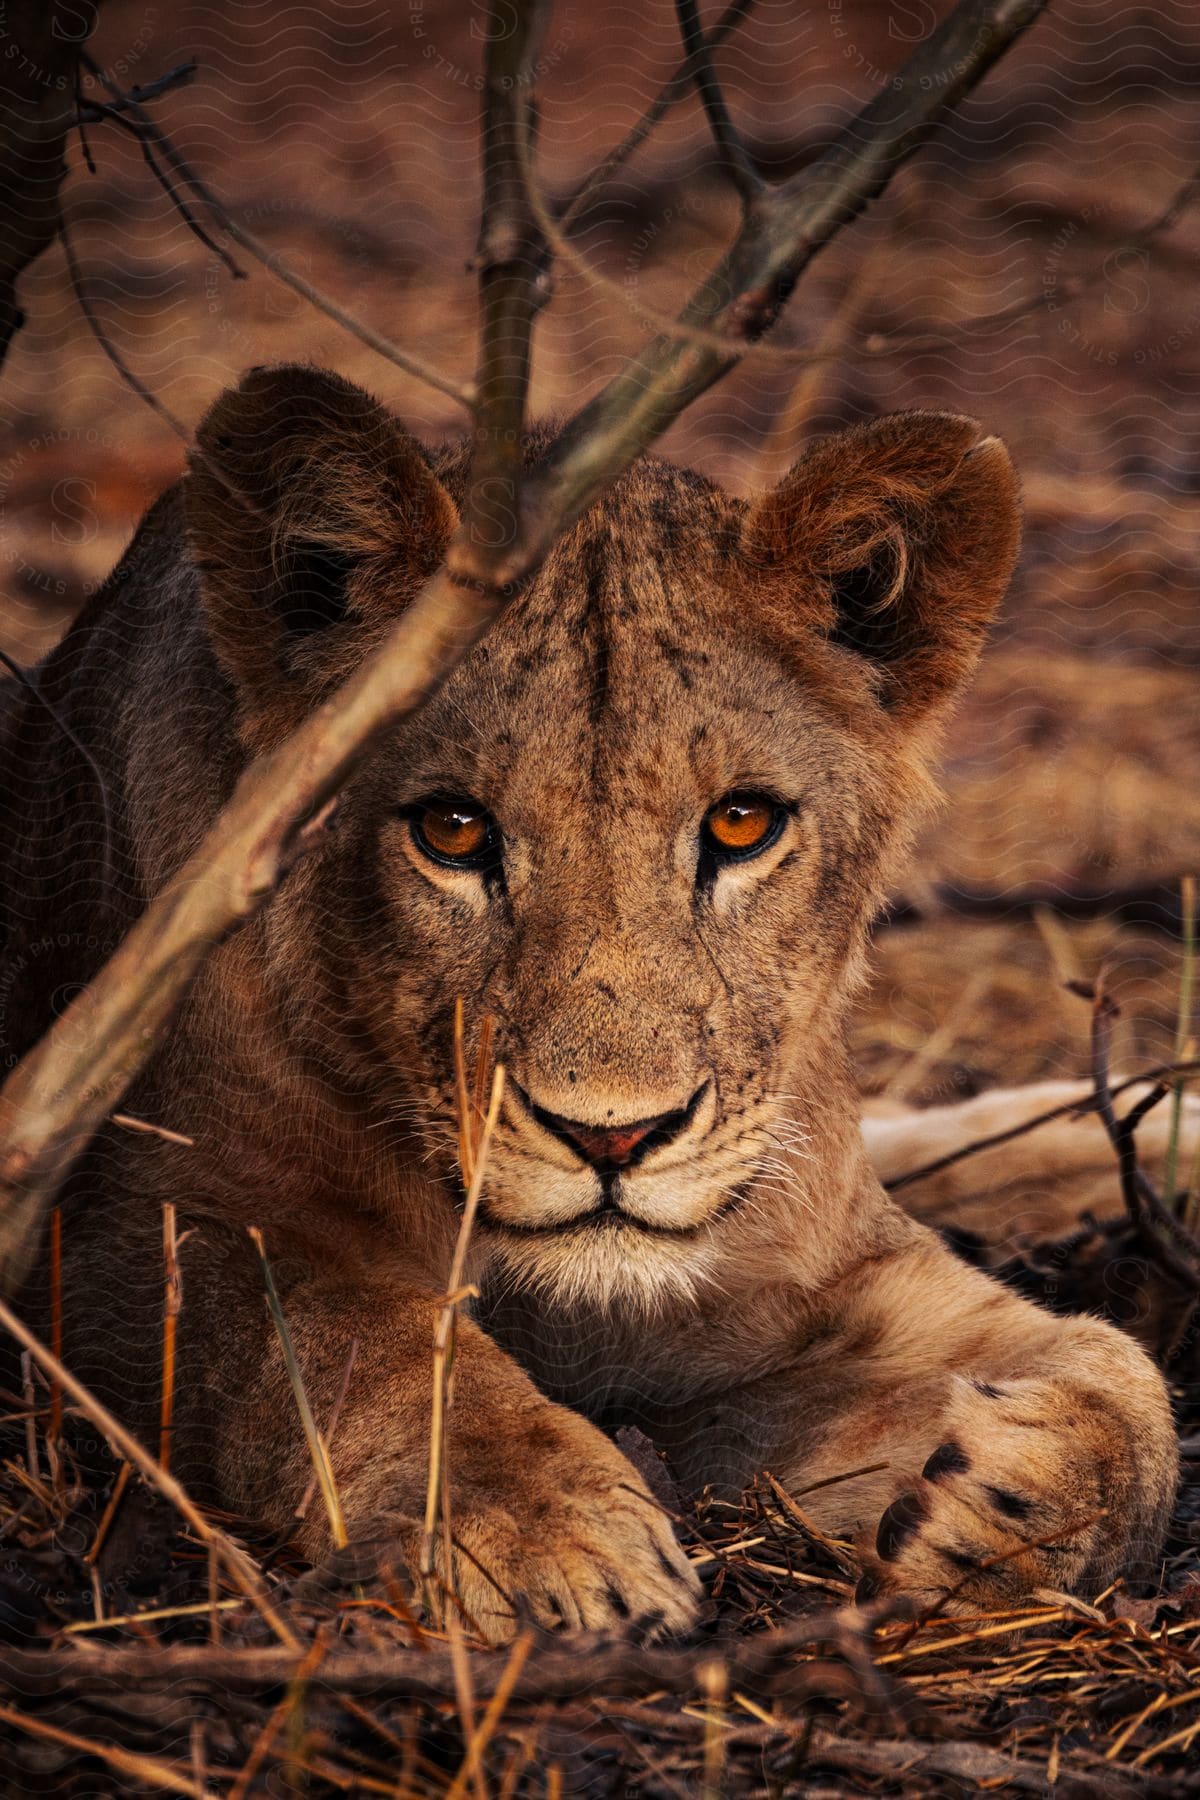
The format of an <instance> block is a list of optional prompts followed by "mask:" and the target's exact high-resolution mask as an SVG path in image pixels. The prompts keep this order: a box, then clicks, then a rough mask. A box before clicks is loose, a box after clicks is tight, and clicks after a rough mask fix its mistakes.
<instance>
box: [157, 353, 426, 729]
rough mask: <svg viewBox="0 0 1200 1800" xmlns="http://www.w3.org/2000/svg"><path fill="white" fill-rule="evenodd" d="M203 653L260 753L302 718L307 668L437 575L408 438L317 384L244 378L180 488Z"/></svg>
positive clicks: (204, 435)
mask: <svg viewBox="0 0 1200 1800" xmlns="http://www.w3.org/2000/svg"><path fill="white" fill-rule="evenodd" d="M185 493H186V507H187V520H188V533H189V537H190V540H191V550H192V559H193V561H194V563H195V565H196V567H197V569H198V570H199V572H200V577H201V583H202V588H203V595H204V607H205V612H206V615H207V619H208V629H209V636H210V638H211V641H212V645H213V649H214V651H215V652H216V655H217V658H218V660H219V661H220V663H221V666H222V667H223V668H224V670H225V672H226V673H227V674H228V675H229V676H230V678H231V679H232V681H233V683H234V685H235V687H236V689H237V692H238V697H239V700H240V703H241V708H240V709H241V715H242V730H243V735H244V736H245V737H246V738H247V740H248V741H250V742H252V743H255V744H261V743H262V742H263V741H264V740H269V739H270V738H271V737H274V736H276V735H278V733H279V732H280V731H282V730H286V729H287V728H288V727H289V726H290V725H291V724H294V723H296V722H297V721H298V719H299V718H300V717H302V716H303V714H304V712H305V711H307V710H308V709H309V708H310V707H311V706H312V704H313V702H314V699H315V698H316V690H318V689H319V685H320V674H321V671H322V667H323V665H325V666H328V667H329V668H330V670H331V671H332V670H337V671H339V672H341V671H344V667H345V662H346V657H347V654H349V653H350V651H351V649H352V640H353V638H354V637H355V636H356V635H358V634H360V633H363V632H366V631H369V630H371V628H374V631H376V632H377V631H378V629H379V628H380V626H381V625H382V624H383V623H385V622H386V621H387V620H388V619H389V618H391V617H394V616H395V615H396V614H397V613H399V612H400V611H401V610H402V608H403V607H405V606H406V605H407V604H408V602H409V601H410V600H411V599H412V597H413V596H414V594H415V593H416V592H417V589H418V588H419V587H420V585H421V583H422V581H423V580H424V579H425V578H426V577H427V576H428V575H430V574H431V573H432V572H433V570H434V569H435V568H436V567H437V565H438V563H439V562H440V561H441V559H442V556H443V554H444V552H445V549H446V545H447V543H448V541H449V539H450V536H451V534H452V532H453V531H454V528H455V526H456V524H457V522H458V516H457V512H456V510H455V506H454V502H453V501H452V500H451V498H450V496H449V494H448V493H447V492H446V490H445V488H444V487H443V486H442V484H441V483H440V481H438V479H437V477H436V476H435V475H434V474H433V472H432V470H431V469H430V467H429V464H428V462H427V461H426V459H425V455H424V453H423V451H422V450H421V448H420V446H419V445H418V444H417V442H416V441H415V439H413V438H412V437H410V436H409V434H408V433H407V432H406V431H405V430H404V427H403V426H402V425H400V424H399V423H398V421H397V420H396V419H394V418H393V417H392V415H391V414H390V413H389V412H387V411H386V409H385V408H384V407H382V406H380V405H379V404H378V403H377V402H376V401H374V400H372V399H371V398H370V397H369V395H367V394H364V393H363V392H362V390H361V388H357V387H354V386H353V385H352V384H351V383H350V382H348V381H343V380H342V379H341V378H340V377H339V376H337V375H331V374H328V373H327V372H325V371H323V370H320V369H309V368H303V367H300V366H286V365H285V366H282V367H278V368H259V369H251V370H250V371H249V373H248V374H246V375H245V376H244V377H243V379H242V381H241V383H240V384H239V385H238V386H237V387H236V388H231V389H230V390H229V391H228V392H227V393H224V394H222V395H221V397H220V399H219V400H218V401H217V402H216V403H215V405H214V406H213V407H212V408H211V409H210V411H209V412H208V413H207V415H206V416H205V418H204V420H203V421H202V423H201V425H200V429H199V431H198V432H197V434H196V447H195V449H194V450H193V452H192V454H191V457H190V459H189V471H188V478H187V481H186V483H185Z"/></svg>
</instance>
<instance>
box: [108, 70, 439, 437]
mask: <svg viewBox="0 0 1200 1800" xmlns="http://www.w3.org/2000/svg"><path fill="white" fill-rule="evenodd" d="M84 60H85V61H86V60H87V59H84ZM89 66H90V68H91V72H92V73H93V74H95V75H96V77H97V79H98V80H100V81H103V82H104V84H105V86H106V87H107V88H108V89H109V92H110V93H111V94H112V95H113V98H114V100H119V101H122V102H124V108H123V111H124V112H125V113H126V114H127V115H128V117H129V119H131V120H133V121H134V122H136V124H137V126H138V128H139V129H140V131H141V132H142V134H143V137H144V138H145V140H146V142H147V143H149V144H150V145H152V146H153V148H154V150H155V151H156V152H157V153H158V154H159V155H160V156H161V157H162V159H163V161H164V162H165V163H166V164H167V166H168V167H169V168H170V169H171V170H172V172H173V173H174V174H175V175H176V176H177V177H178V179H179V180H180V181H181V182H183V183H184V184H185V185H186V186H187V187H189V188H190V189H191V191H192V192H193V193H194V194H195V195H196V197H197V199H198V200H200V201H202V202H203V204H204V205H205V206H206V207H207V208H208V211H209V213H210V214H211V215H212V217H213V218H214V219H215V220H216V222H217V224H218V225H219V226H220V228H221V230H222V231H223V232H224V233H225V234H226V236H227V237H231V238H232V239H233V241H234V243H235V244H240V245H241V247H242V249H243V250H245V251H247V252H248V253H249V254H250V255H251V256H253V257H255V258H256V260H257V261H258V262H260V263H261V264H262V265H263V267H264V268H265V269H267V270H269V271H270V273H271V274H272V275H274V277H275V279H276V280H277V281H281V282H283V284H284V286H285V287H290V288H291V289H292V290H293V291H294V292H295V293H297V294H299V295H301V296H302V298H303V299H305V300H307V301H308V302H309V304H310V305H311V306H315V307H316V308H317V310H318V312H323V313H324V314H325V315H326V317H327V318H330V319H332V320H333V321H334V323H335V324H336V325H340V326H341V327H342V329H343V330H345V331H348V332H349V333H350V334H351V336H353V337H356V338H357V339H358V340H359V342H360V343H363V344H366V346H367V348H368V349H370V350H374V351H375V352H376V354H377V355H379V356H382V357H384V358H385V360H386V361H388V362H390V363H394V364H395V366H396V367H397V368H399V369H403V370H404V372H405V374H406V375H411V376H413V377H414V378H415V379H416V380H417V381H423V382H424V383H425V385H426V386H427V387H432V388H436V389H437V391H438V392H439V393H441V394H445V395H446V397H447V398H448V399H450V400H454V401H455V402H457V404H458V405H460V406H467V407H469V406H470V405H471V404H472V403H473V400H474V393H473V390H471V389H470V388H466V387H463V386H462V385H460V384H459V383H458V382H456V381H454V380H452V379H451V377H450V376H448V375H443V373H442V372H441V370H440V369H437V368H435V367H434V366H433V364H432V363H427V362H426V361H425V360H424V359H423V358H422V357H419V356H415V355H413V354H412V353H411V352H410V351H407V350H402V349H400V347H399V345H397V344H394V343H393V342H392V341H391V339H390V338H386V337H384V336H383V334H382V333H381V332H378V331H376V330H375V328H374V326H372V325H368V324H367V323H366V321H365V320H364V319H359V318H357V317H355V315H354V314H353V313H350V312H348V311H347V310H346V308H345V307H343V306H341V305H339V304H338V302H337V301H336V300H334V299H332V298H331V297H330V296H329V295H328V294H326V293H324V292H323V291H322V290H321V289H320V288H318V287H315V286H314V285H313V283H312V282H311V281H306V280H305V278H304V276H303V275H300V274H297V272H296V271H295V270H294V269H290V268H289V267H288V266H287V264H286V263H285V262H283V261H282V260H281V258H280V257H278V256H277V255H276V254H275V252H274V251H273V250H271V249H269V248H268V246H267V245H266V244H264V243H263V242H262V240H261V239H260V238H257V237H255V235H254V233H253V232H251V231H247V230H246V228H245V226H244V225H241V224H239V223H238V221H237V220H236V219H235V218H234V216H233V214H232V213H231V212H230V211H229V209H228V208H227V207H226V206H225V205H223V203H222V202H221V201H220V200H219V199H218V198H217V196H216V194H215V193H214V192H213V190H212V189H211V188H210V187H209V186H208V184H207V182H205V181H203V180H202V179H201V177H200V176H198V175H197V174H196V172H195V170H194V169H193V168H192V166H191V164H190V163H189V162H188V161H187V160H186V158H185V157H184V156H182V155H181V153H180V152H179V150H178V149H176V147H175V144H174V143H173V142H172V140H171V139H170V138H169V137H168V136H167V135H166V133H165V132H164V131H162V129H161V128H160V127H159V126H158V125H157V124H156V123H155V121H154V120H153V119H152V118H151V117H150V115H149V113H147V112H146V111H145V109H144V108H143V107H141V106H139V105H138V103H137V102H136V101H134V100H133V99H132V98H131V96H130V95H129V94H123V93H122V92H121V90H120V89H119V88H117V87H116V86H115V85H114V84H113V83H112V82H110V81H109V79H108V77H107V76H106V75H105V74H104V72H103V70H101V69H98V68H97V67H96V66H95V65H94V64H90V65H89ZM156 410H158V409H156Z"/></svg>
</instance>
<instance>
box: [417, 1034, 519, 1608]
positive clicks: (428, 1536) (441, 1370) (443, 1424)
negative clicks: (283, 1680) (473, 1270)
mask: <svg viewBox="0 0 1200 1800" xmlns="http://www.w3.org/2000/svg"><path fill="white" fill-rule="evenodd" d="M503 1098H504V1067H503V1064H500V1063H498V1064H497V1065H496V1072H495V1074H494V1076H493V1077H492V1097H491V1102H490V1104H489V1106H488V1110H487V1117H486V1118H485V1119H484V1122H483V1131H482V1133H481V1135H480V1139H479V1144H478V1147H477V1148H476V1149H475V1151H474V1153H473V1155H472V1169H471V1184H470V1187H469V1188H468V1189H467V1197H466V1201H465V1203H464V1205H463V1210H462V1219H461V1220H460V1222H459V1227H458V1237H457V1239H456V1241H455V1245H454V1255H453V1257H452V1258H451V1262H450V1274H449V1278H448V1280H447V1283H446V1297H445V1300H444V1302H443V1305H442V1310H441V1312H440V1314H439V1315H438V1321H437V1326H436V1329H435V1332H434V1340H433V1413H432V1418H431V1421H430V1428H429V1479H428V1481H427V1483H426V1489H425V1524H424V1532H423V1535H422V1539H421V1562H420V1569H421V1575H422V1577H423V1578H425V1579H426V1581H428V1580H429V1579H430V1578H431V1577H432V1575H433V1572H434V1563H435V1544H436V1532H437V1521H438V1512H439V1506H440V1499H441V1492H442V1470H443V1469H444V1468H445V1466H446V1460H447V1459H446V1434H447V1419H446V1414H447V1410H448V1409H447V1400H448V1395H447V1381H448V1373H449V1363H450V1360H451V1357H452V1355H453V1347H454V1328H455V1324H456V1322H457V1319H458V1308H459V1305H460V1304H461V1302H462V1301H463V1300H464V1299H465V1298H466V1297H467V1295H468V1293H470V1292H473V1291H474V1290H473V1289H467V1288H464V1285H463V1273H464V1270H465V1268H466V1261H467V1252H468V1249H469V1248H470V1243H471V1232H472V1230H473V1229H474V1225H475V1215H476V1213H477V1212H478V1211H479V1201H480V1198H481V1196H482V1194H483V1179H484V1175H485V1174H486V1172H487V1157H488V1150H489V1148H490V1146H491V1141H492V1133H493V1132H494V1131H495V1129H496V1122H497V1120H498V1119H499V1117H500V1104H501V1101H502V1100H503ZM445 1554H446V1570H447V1575H450V1574H451V1573H452V1572H453V1567H454V1562H453V1553H452V1547H451V1545H450V1544H447V1545H446V1546H445Z"/></svg>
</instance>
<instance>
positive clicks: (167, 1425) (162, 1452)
mask: <svg viewBox="0 0 1200 1800" xmlns="http://www.w3.org/2000/svg"><path fill="white" fill-rule="evenodd" d="M162 1228H163V1270H164V1293H163V1348H162V1402H161V1408H160V1414H159V1431H158V1460H159V1462H160V1463H161V1465H162V1467H163V1468H164V1469H169V1468H170V1467H171V1440H172V1438H173V1436H174V1433H175V1339H176V1337H177V1335H178V1330H179V1314H180V1312H181V1311H182V1308H183V1281H182V1278H181V1276H180V1273H179V1239H178V1236H177V1235H176V1230H175V1208H174V1206H173V1204H172V1203H171V1202H170V1201H169V1200H168V1201H166V1202H164V1204H163V1209H162Z"/></svg>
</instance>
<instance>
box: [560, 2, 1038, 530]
mask: <svg viewBox="0 0 1200 1800" xmlns="http://www.w3.org/2000/svg"><path fill="white" fill-rule="evenodd" d="M1046 4H1047V0H960V3H959V5H958V6H956V7H955V9H954V11H953V12H952V13H950V14H949V15H948V16H947V18H945V19H944V20H943V21H942V23H941V24H940V25H939V26H938V27H937V29H936V30H935V31H934V32H933V33H932V35H931V36H930V37H929V38H927V39H926V41H925V42H924V43H923V44H921V45H920V47H919V48H918V49H917V51H916V52H915V53H914V55H913V56H912V57H911V58H910V59H909V61H908V63H907V64H906V65H905V67H904V68H903V69H902V70H901V72H900V73H899V74H898V75H896V76H894V77H893V78H892V80H891V81H890V82H889V83H888V85H887V86H886V87H885V88H884V89H883V90H882V91H881V92H880V93H879V94H877V95H876V97H875V99H874V100H873V101H871V103H870V104H869V105H868V106H866V107H865V108H864V109H863V111H862V112H861V113H860V114H859V115H858V117H857V118H856V119H855V120H854V121H853V122H852V123H851V124H850V125H849V126H847V128H846V129H845V130H844V131H843V132H842V133H841V135H840V136H839V137H838V138H837V139H836V140H835V142H834V143H833V144H832V145H831V146H830V148H829V149H828V150H827V151H825V153H824V154H823V155H822V156H820V157H819V158H818V159H817V161H816V162H815V163H814V164H813V165H812V166H811V168H809V169H807V170H805V171H803V172H802V173H801V174H800V175H796V176H793V177H792V178H791V179H790V180H788V181H785V182H784V183H782V185H781V186H779V187H777V188H769V189H766V190H764V191H763V192H762V193H761V194H759V195H758V196H757V197H756V198H755V200H754V202H753V204H752V205H751V206H750V208H749V209H748V211H747V213H746V218H745V222H744V224H743V227H742V230H741V231H740V232H739V234H738V236H737V238H736V239H735V241H734V242H733V244H732V245H731V246H730V248H729V250H728V251H727V252H726V254H725V256H724V257H723V259H722V260H721V262H720V263H719V264H718V266H717V268H716V269H714V270H713V272H712V274H711V275H710V276H709V277H708V279H707V280H706V281H704V282H702V283H701V284H700V286H699V288H697V290H696V292H695V294H694V295H693V296H692V298H691V300H690V301H689V302H688V304H687V305H686V306H685V307H684V309H683V312H682V313H681V314H680V323H681V324H683V325H684V326H685V327H688V326H698V327H700V328H701V329H703V330H707V331H714V332H717V333H718V334H719V335H720V336H721V337H723V338H724V337H726V336H727V338H728V347H727V348H719V347H717V346H716V345H700V344H696V343H689V342H688V341H687V340H686V339H685V338H683V337H676V336H670V335H664V336H661V337H657V338H655V339H653V340H652V342H651V343H649V344H648V345H647V346H646V348H645V349H644V350H642V351H641V353H640V354H639V355H638V356H636V357H634V358H633V359H632V360H631V361H630V363H629V364H628V365H627V366H626V368H624V369H623V370H622V371H621V373H620V374H619V375H617V376H616V378H615V379H614V380H613V381H611V382H609V384H608V386H607V387H605V388H604V389H603V390H602V392H601V393H600V394H598V395H597V396H596V398H595V399H594V400H592V401H590V402H589V403H588V405H587V406H585V407H584V408H583V409H582V411H580V412H579V413H577V414H576V415H575V417H574V418H573V419H572V420H571V421H570V423H569V424H568V425H567V427H566V428H565V430H564V431H563V432H562V434H561V435H560V437H559V438H558V440H557V442H556V443H555V444H554V445H553V446H552V448H551V450H550V452H549V453H548V456H547V458H546V461H545V464H544V466H543V468H542V469H541V470H540V471H539V474H538V477H537V479H536V482H531V483H530V485H529V489H528V490H527V495H526V499H527V503H528V505H529V508H530V514H529V517H528V518H527V520H526V531H527V533H528V535H529V538H530V540H531V542H533V543H538V544H541V543H544V541H545V536H546V533H547V531H548V530H550V529H554V530H558V529H561V525H562V524H567V523H570V521H571V520H573V519H576V518H578V516H579V514H580V513H581V512H582V511H583V510H584V508H585V507H587V506H588V505H589V504H590V502H591V501H592V500H593V499H594V498H595V496H596V494H597V493H599V492H600V490H601V488H602V486H603V485H604V483H605V482H606V481H607V480H608V479H610V477H611V474H612V473H613V471H614V470H615V469H616V468H618V467H623V466H624V463H623V461H622V460H621V459H622V457H623V455H624V452H625V448H626V447H627V446H629V445H633V446H635V453H636V451H637V450H641V449H644V448H645V446H646V445H647V444H649V443H651V442H653V440H654V439H655V438H656V437H658V436H660V435H661V433H662V432H664V431H665V430H666V429H667V427H668V426H669V425H670V424H671V423H672V422H673V421H674V420H675V419H677V418H678V417H679V414H680V413H681V412H682V411H683V410H684V408H685V407H686V406H688V405H690V403H691V402H692V401H693V400H695V399H697V398H698V397H699V395H701V394H702V393H704V392H705V390H706V389H707V388H710V387H711V386H712V385H713V383H714V382H716V381H719V380H720V378H721V376H722V375H724V374H725V373H726V372H727V371H728V370H729V369H730V368H732V367H733V365H734V363H736V362H737V360H738V358H739V357H740V356H741V355H742V354H743V352H744V350H745V346H746V345H747V344H751V343H754V342H756V341H757V339H758V338H759V337H761V335H762V333H763V332H764V331H767V330H769V329H770V327H771V326H772V325H773V324H774V322H775V320H776V319H777V318H778V316H779V313H780V311H781V309H782V308H783V306H784V304H785V303H786V301H787V300H788V298H789V296H790V294H791V292H792V289H793V288H794V287H795V285H796V282H797V281H798V280H799V278H800V276H801V274H803V272H804V270H805V269H807V268H808V266H809V264H810V263H811V262H812V260H813V258H814V257H815V256H816V255H817V253H818V251H820V250H822V249H823V248H824V246H825V245H826V244H827V243H828V242H829V241H830V239H831V238H832V237H834V236H835V234H836V233H837V232H838V231H839V230H841V228H842V227H843V226H845V225H847V224H849V222H850V221H851V220H852V219H854V218H857V216H858V214H859V213H860V212H862V210H863V209H864V207H866V206H867V205H868V204H869V202H870V201H871V200H873V199H874V198H875V196H876V195H877V194H879V193H880V192H881V191H882V189H883V188H884V187H885V186H886V185H887V182H888V181H889V180H890V179H891V177H892V175H893V174H894V173H895V172H896V170H897V169H898V168H899V167H900V165H901V164H902V163H903V162H904V161H905V159H906V158H907V157H908V156H910V155H911V154H912V152H913V151H914V150H915V149H916V148H917V146H918V145H919V144H921V143H923V142H924V140H925V139H926V138H927V137H928V136H929V134H930V132H931V131H932V130H933V128H934V126H935V125H936V124H937V123H938V121H939V120H940V119H941V118H942V117H943V116H944V115H945V113H946V112H948V111H949V109H950V108H951V107H952V106H954V105H955V104H956V103H957V102H958V101H959V100H960V99H961V98H962V96H963V95H964V94H966V93H968V92H969V91H970V89H971V88H972V87H974V86H975V85H976V84H977V83H978V82H979V81H980V79H981V78H982V76H983V75H984V74H985V73H986V72H987V70H988V69H989V68H990V67H991V66H992V64H993V63H994V62H995V61H996V59H997V57H999V56H1001V55H1002V54H1003V52H1004V51H1005V50H1006V49H1007V48H1008V46H1009V44H1011V43H1012V41H1013V39H1014V38H1016V37H1018V36H1019V35H1020V33H1021V32H1023V31H1024V30H1026V29H1027V27H1028V26H1030V25H1031V24H1032V23H1033V21H1034V19H1036V18H1037V16H1038V14H1039V13H1041V12H1043V11H1044V10H1045V6H1046ZM624 460H625V461H628V460H629V459H628V457H627V456H626V457H625V458H624ZM554 521H558V522H560V523H556V524H552V522H554Z"/></svg>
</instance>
